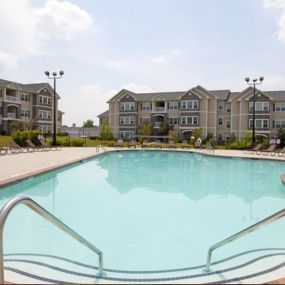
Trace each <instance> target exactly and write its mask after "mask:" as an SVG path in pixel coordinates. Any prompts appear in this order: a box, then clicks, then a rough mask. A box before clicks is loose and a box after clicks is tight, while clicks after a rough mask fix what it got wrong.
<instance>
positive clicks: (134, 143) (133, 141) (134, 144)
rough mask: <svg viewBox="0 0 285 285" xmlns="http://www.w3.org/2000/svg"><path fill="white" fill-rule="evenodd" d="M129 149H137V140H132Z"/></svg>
mask: <svg viewBox="0 0 285 285" xmlns="http://www.w3.org/2000/svg"><path fill="white" fill-rule="evenodd" d="M128 147H134V148H136V147H137V142H136V141H135V140H130V141H129V144H128Z"/></svg>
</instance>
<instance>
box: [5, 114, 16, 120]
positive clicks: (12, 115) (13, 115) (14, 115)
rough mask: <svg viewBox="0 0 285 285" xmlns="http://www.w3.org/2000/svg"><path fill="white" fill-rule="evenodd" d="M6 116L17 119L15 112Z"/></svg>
mask: <svg viewBox="0 0 285 285" xmlns="http://www.w3.org/2000/svg"><path fill="white" fill-rule="evenodd" d="M7 118H9V119H17V114H16V113H8V114H7Z"/></svg>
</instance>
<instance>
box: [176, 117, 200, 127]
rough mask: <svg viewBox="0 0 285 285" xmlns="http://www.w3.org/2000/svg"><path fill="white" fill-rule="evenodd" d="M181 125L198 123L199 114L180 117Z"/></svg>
mask: <svg viewBox="0 0 285 285" xmlns="http://www.w3.org/2000/svg"><path fill="white" fill-rule="evenodd" d="M180 122H181V125H198V117H197V116H182V117H181V119H180Z"/></svg>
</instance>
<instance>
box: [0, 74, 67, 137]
mask: <svg viewBox="0 0 285 285" xmlns="http://www.w3.org/2000/svg"><path fill="white" fill-rule="evenodd" d="M53 92H54V91H53V88H52V87H51V86H50V84H48V83H36V84H20V83H16V82H11V81H7V80H3V79H0V132H1V133H2V134H9V133H10V132H11V130H12V126H13V125H15V123H17V122H23V123H25V124H26V125H27V126H30V127H33V128H36V129H38V130H40V131H41V132H42V133H48V132H53V118H54V95H53ZM56 97H57V98H56V100H57V101H56V106H57V104H58V100H59V99H60V96H59V95H58V94H57V96H56ZM56 109H57V108H56ZM63 114H64V113H63V112H62V111H59V110H57V114H56V119H57V128H58V129H59V128H60V127H61V126H62V116H63Z"/></svg>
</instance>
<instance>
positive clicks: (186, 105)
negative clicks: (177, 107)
mask: <svg viewBox="0 0 285 285" xmlns="http://www.w3.org/2000/svg"><path fill="white" fill-rule="evenodd" d="M198 106H199V101H198V100H184V101H182V102H181V109H186V110H193V109H198Z"/></svg>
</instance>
